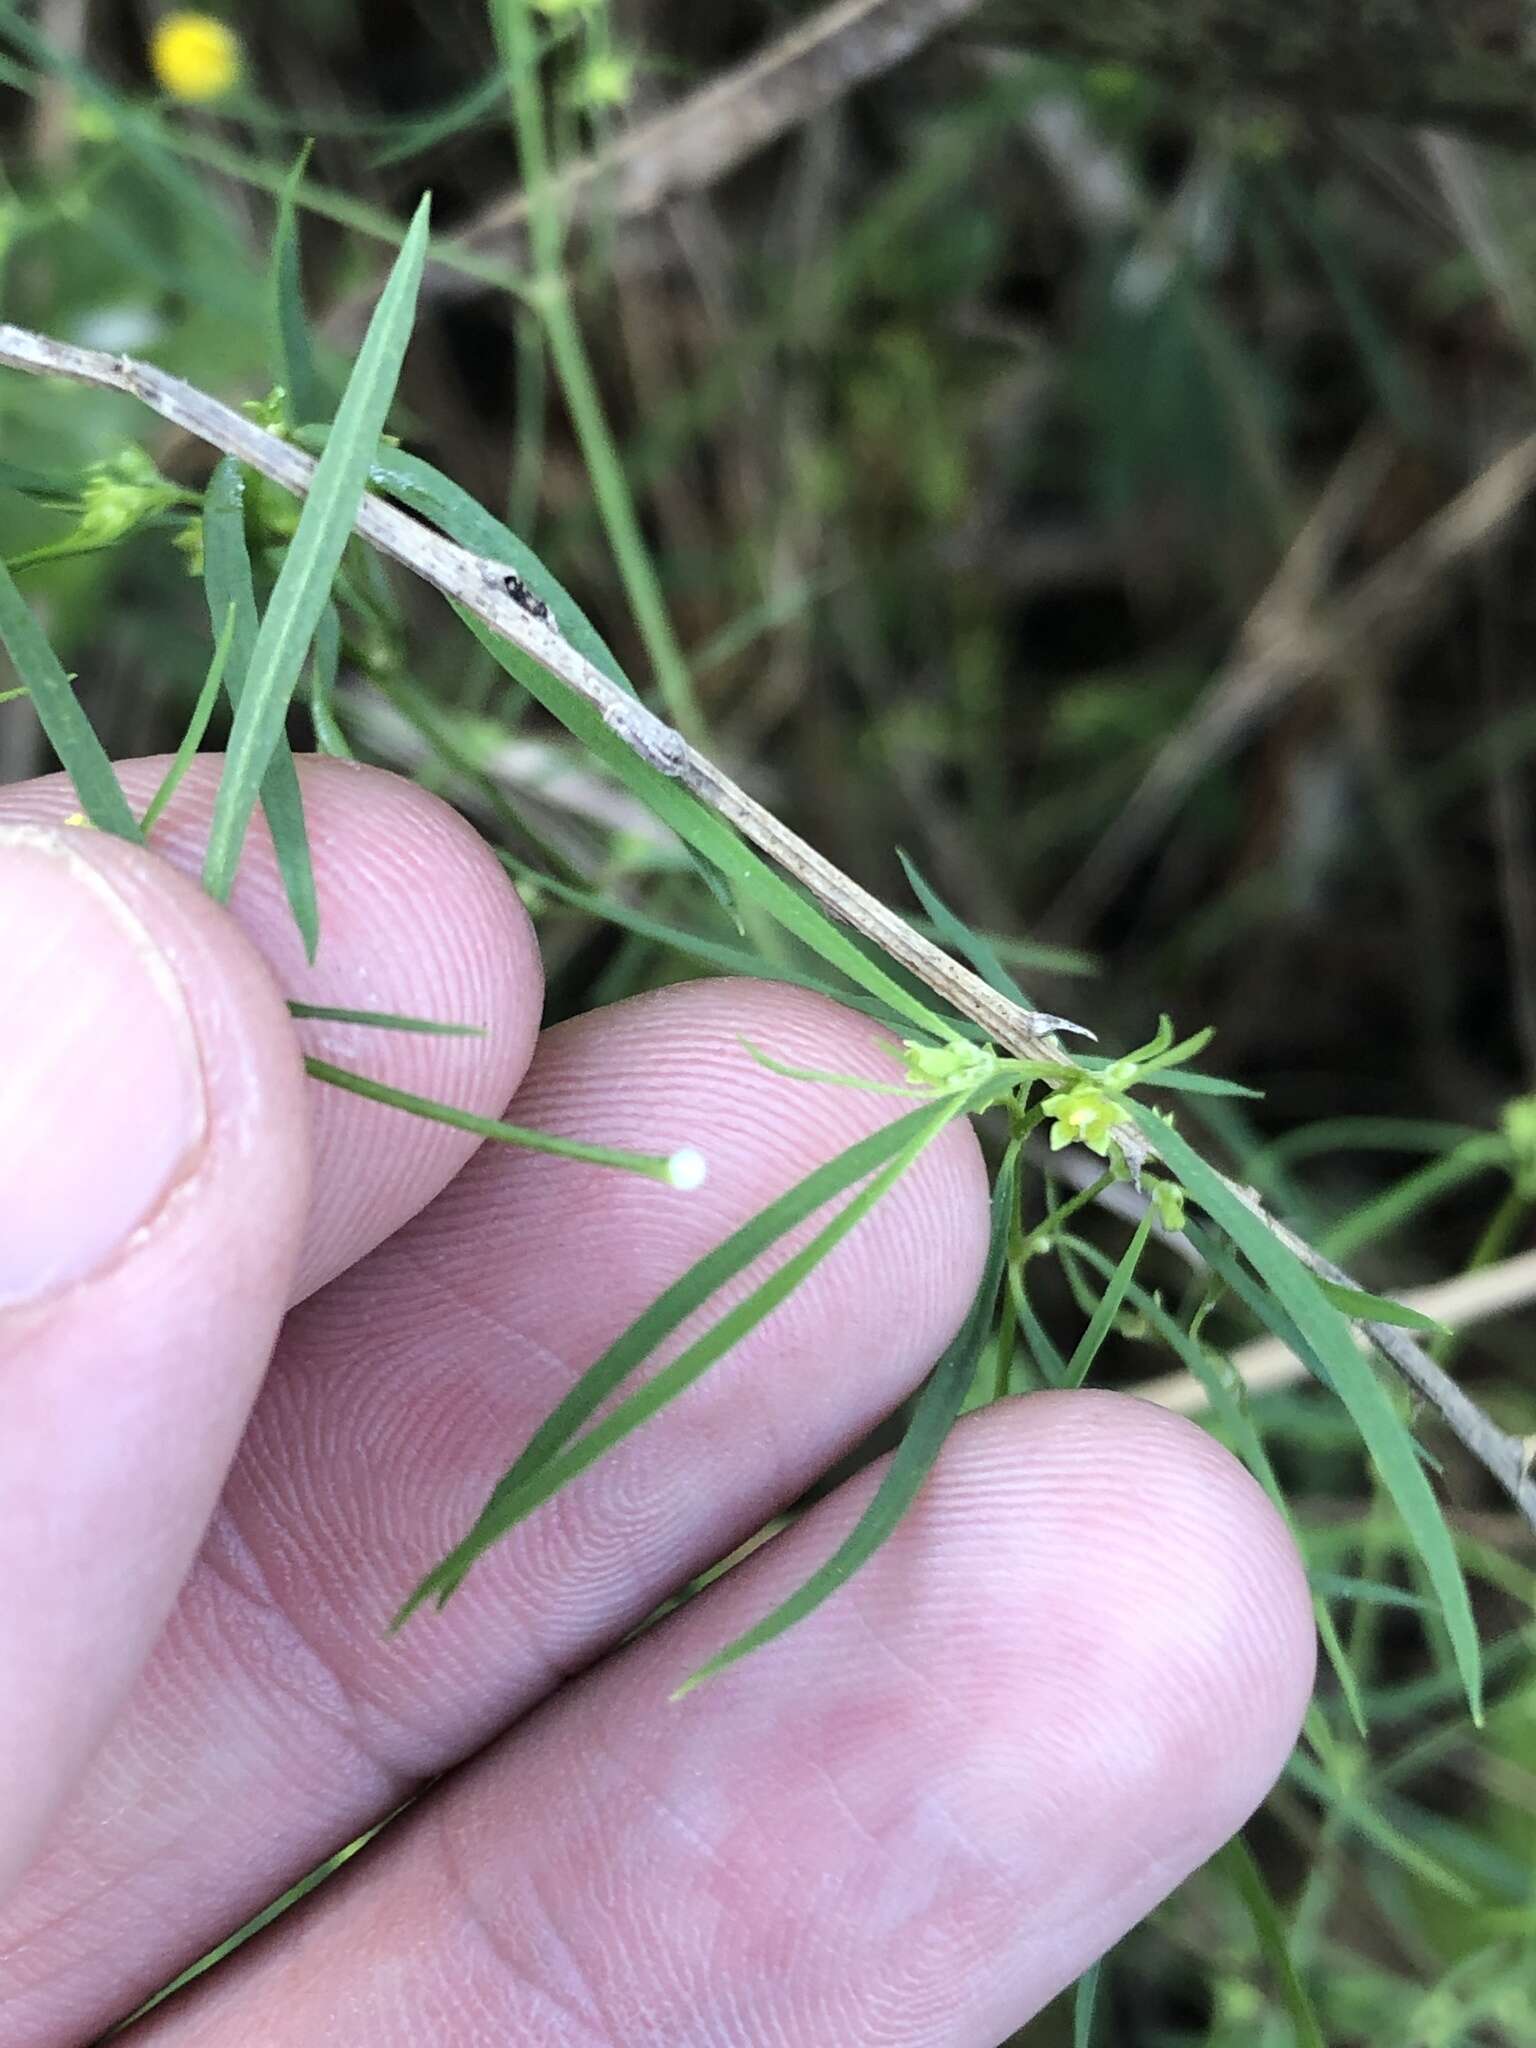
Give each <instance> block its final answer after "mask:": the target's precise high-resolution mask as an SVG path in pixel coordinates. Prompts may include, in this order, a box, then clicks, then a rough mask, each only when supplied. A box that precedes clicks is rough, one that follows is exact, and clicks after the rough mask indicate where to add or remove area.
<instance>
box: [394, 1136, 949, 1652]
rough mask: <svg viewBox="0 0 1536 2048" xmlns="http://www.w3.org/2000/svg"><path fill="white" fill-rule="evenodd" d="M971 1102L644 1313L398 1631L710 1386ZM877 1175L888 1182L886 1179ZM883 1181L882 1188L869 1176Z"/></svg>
mask: <svg viewBox="0 0 1536 2048" xmlns="http://www.w3.org/2000/svg"><path fill="white" fill-rule="evenodd" d="M964 1107H965V1104H964V1102H963V1100H959V1099H957V1100H954V1101H951V1102H948V1103H945V1104H943V1105H940V1106H939V1107H938V1108H934V1107H933V1106H931V1105H925V1106H924V1107H923V1108H922V1109H920V1110H911V1111H909V1112H908V1113H907V1115H906V1116H904V1117H898V1118H896V1119H895V1120H894V1121H893V1122H891V1123H889V1124H885V1125H882V1126H881V1128H880V1129H879V1130H876V1131H872V1132H870V1133H869V1134H868V1136H866V1137H864V1138H861V1139H859V1140H858V1142H857V1143H855V1144H853V1145H850V1146H849V1147H848V1148H847V1149H846V1150H845V1151H843V1152H841V1153H839V1154H838V1156H837V1157H836V1158H835V1159H831V1160H828V1161H827V1162H826V1163H825V1164H824V1165H822V1166H819V1167H817V1168H816V1169H815V1170H814V1171H813V1172H811V1173H809V1174H807V1175H806V1176H805V1178H804V1179H803V1180H801V1181H799V1182H797V1184H796V1185H795V1186H794V1187H793V1188H791V1189H790V1190H789V1192H788V1193H787V1194H784V1195H781V1196H779V1197H778V1199H777V1200H776V1201H773V1202H770V1203H769V1204H768V1206H767V1207H766V1208H765V1209H761V1210H759V1211H758V1213H757V1215H756V1216H754V1217H752V1218H751V1219H750V1220H749V1221H748V1222H747V1223H744V1224H743V1225H742V1226H741V1228H740V1229H739V1230H736V1231H734V1232H732V1234H731V1236H729V1237H728V1238H726V1239H725V1241H724V1242H723V1243H722V1244H719V1245H717V1246H716V1247H715V1249H714V1250H713V1251H711V1252H706V1253H705V1255H704V1257H703V1258H702V1259H699V1260H697V1261H696V1262H695V1263H694V1264H693V1265H692V1266H690V1267H689V1269H688V1271H687V1272H686V1273H684V1274H683V1275H682V1276H681V1278H679V1279H678V1280H675V1281H674V1282H673V1283H672V1285H671V1286H670V1287H668V1288H667V1289H665V1291H664V1292H663V1293H661V1294H660V1295H658V1296H657V1298H656V1300H655V1301H654V1302H652V1303H651V1305H650V1307H649V1308H647V1309H645V1310H643V1311H642V1312H641V1314H640V1315H639V1316H637V1317H636V1319H635V1321H634V1322H633V1323H631V1324H630V1326H629V1328H628V1329H627V1330H625V1331H624V1332H623V1333H622V1334H621V1335H620V1336H619V1337H618V1338H617V1339H616V1340H615V1341H614V1343H612V1344H611V1345H610V1346H609V1347H608V1349H607V1350H606V1351H605V1352H604V1353H603V1355H602V1357H601V1358H599V1359H597V1360H596V1362H595V1363H594V1364H593V1365H591V1366H590V1367H588V1369H587V1371H586V1372H585V1373H583V1374H582V1376H581V1378H580V1379H579V1380H578V1381H577V1383H576V1385H575V1386H574V1387H573V1388H572V1389H571V1391H570V1392H569V1393H568V1394H567V1395H566V1396H565V1398H564V1400H562V1401H561V1402H560V1403H559V1404H558V1405H557V1406H556V1407H555V1408H554V1410H553V1411H552V1412H551V1413H550V1415H549V1416H547V1417H546V1419H545V1420H544V1422H543V1423H542V1424H541V1425H540V1427H539V1428H538V1429H537V1430H536V1431H535V1432H534V1435H533V1436H532V1438H531V1439H530V1440H529V1443H528V1445H527V1447H526V1448H525V1449H524V1451H523V1453H522V1455H521V1456H520V1457H519V1458H518V1459H517V1461H516V1463H515V1464H514V1465H513V1466H512V1467H511V1469H510V1470H509V1471H508V1472H507V1473H506V1475H505V1476H504V1477H503V1478H502V1479H501V1481H500V1482H499V1483H498V1485H497V1486H496V1488H495V1489H494V1491H493V1492H492V1494H491V1497H490V1499H489V1500H488V1501H487V1502H486V1504H485V1507H484V1508H483V1509H482V1510H481V1512H480V1515H479V1517H478V1519H477V1520H476V1522H475V1525H474V1527H473V1528H472V1529H471V1530H470V1532H469V1534H468V1535H467V1536H466V1537H465V1538H464V1540H463V1542H462V1543H460V1544H458V1545H456V1546H455V1548H454V1549H453V1550H452V1551H451V1552H450V1553H449V1554H448V1556H447V1557H445V1558H444V1559H443V1560H442V1562H441V1563H440V1564H438V1565H437V1566H435V1567H434V1569H433V1570H432V1571H431V1572H429V1573H428V1574H427V1576H426V1577H425V1578H424V1579H423V1580H422V1582H421V1584H420V1585H419V1586H417V1587H416V1589H415V1591H414V1592H413V1593H412V1594H411V1596H410V1598H409V1599H408V1600H407V1601H406V1603H405V1605H404V1607H402V1609H401V1610H400V1613H399V1615H398V1616H397V1617H396V1626H397V1627H398V1626H399V1625H400V1623H402V1622H404V1621H405V1620H406V1619H407V1617H408V1616H409V1615H410V1614H411V1613H412V1612H413V1611H414V1610H415V1609H416V1608H417V1607H419V1606H420V1605H421V1604H422V1602H423V1601H425V1600H429V1599H436V1600H437V1601H438V1603H439V1605H441V1604H442V1602H443V1601H444V1600H446V1599H447V1598H448V1597H449V1595H450V1594H451V1593H452V1592H453V1590H454V1588H455V1587H456V1586H458V1585H459V1584H460V1582H461V1581H462V1580H463V1578H464V1575H465V1573H466V1572H467V1571H468V1570H469V1568H470V1566H471V1565H472V1564H473V1563H474V1561H475V1559H476V1558H477V1557H479V1556H480V1555H481V1554H482V1552H484V1551H485V1550H487V1549H489V1547H490V1546H491V1544H492V1543H494V1542H495V1541H496V1540H497V1539H498V1537H500V1536H503V1535H505V1534H506V1532H507V1531H508V1530H509V1529H511V1528H513V1527H514V1526H515V1525H516V1524H517V1523H518V1522H520V1521H522V1520H523V1519H524V1518H525V1517H526V1516H527V1515H530V1514H532V1512H533V1510H534V1509H535V1508H536V1507H539V1506H541V1505H542V1504H543V1502H545V1501H546V1500H548V1499H550V1498H551V1497H552V1496H553V1495H554V1494H556V1493H558V1492H559V1491H560V1489H561V1487H562V1486H565V1485H567V1484H569V1482H570V1481H571V1480H572V1479H574V1478H575V1477H576V1476H577V1475H578V1474H579V1473H581V1472H584V1471H586V1469H587V1468H588V1466H589V1465H592V1464H594V1463H595V1462H596V1460H597V1459H598V1458H599V1457H601V1456H602V1455H603V1453H604V1452H605V1451H608V1450H611V1449H612V1447H613V1446H614V1445H615V1444H617V1443H620V1442H622V1441H623V1439H624V1438H625V1437H627V1436H630V1435H632V1434H633V1433H634V1431H635V1430H637V1429H640V1428H642V1427H643V1426H644V1425H645V1424H646V1423H647V1422H649V1421H650V1420H651V1419H652V1418H653V1417H654V1416H655V1415H657V1414H659V1413H660V1412H661V1410H662V1409H663V1408H665V1407H666V1406H667V1405H668V1404H669V1403H670V1402H672V1401H675V1400H676V1399H677V1397H678V1396H679V1395H680V1394H681V1393H683V1392H685V1391H686V1389H687V1388H688V1387H690V1386H692V1385H693V1383H694V1382H695V1381H696V1380H698V1379H700V1378H702V1376H703V1375H704V1373H706V1372H707V1371H708V1370H709V1368H710V1367H711V1366H712V1365H714V1364H715V1363H716V1362H717V1361H718V1360H719V1359H721V1358H723V1357H724V1356H725V1354H726V1353H727V1352H728V1351H730V1350H731V1349H732V1348H733V1347H734V1346H735V1345H736V1344H738V1343H740V1341H741V1340H742V1338H743V1337H745V1336H746V1335H747V1334H748V1333H749V1332H750V1331H751V1330H753V1329H755V1328H756V1327H757V1325H758V1324H759V1323H760V1322H762V1321H763V1320H764V1318H765V1317H767V1316H768V1315H770V1314H771V1313H772V1311H773V1310H774V1309H775V1308H777V1307H778V1305H779V1303H780V1302H781V1301H783V1300H785V1299H786V1298H787V1296H788V1295H789V1294H790V1293H792V1292H793V1290H794V1289H795V1288H796V1287H798V1286H800V1285H801V1284H802V1282H803V1281H804V1280H805V1279H806V1278H807V1277H808V1275H809V1274H811V1273H812V1272H813V1271H814V1270H815V1268H816V1267H817V1266H818V1265H820V1263H821V1261H822V1260H823V1259H824V1258H826V1257H827V1255H828V1254H829V1253H830V1252H832V1251H833V1250H835V1249H836V1247H837V1245H838V1244H840V1243H841V1242H842V1240H843V1239H844V1238H845V1237H846V1236H847V1235H848V1233H849V1231H851V1230H852V1229H853V1228H854V1226H855V1225H856V1224H857V1223H859V1222H860V1221H861V1220H862V1219H863V1217H865V1216H866V1215H867V1214H868V1213H869V1211H870V1210H871V1209H872V1208H873V1207H874V1206H875V1204H876V1203H877V1202H878V1201H879V1200H880V1198H881V1197H882V1196H883V1195H884V1194H886V1193H887V1191H888V1190H889V1189H890V1188H892V1187H894V1186H895V1184H896V1182H897V1181H898V1180H899V1179H900V1178H901V1176H902V1175H903V1174H904V1173H905V1172H906V1170H907V1168H908V1167H909V1166H910V1165H911V1164H912V1162H913V1161H914V1160H915V1159H917V1158H918V1157H919V1156H920V1154H921V1153H922V1152H924V1151H925V1150H926V1149H927V1147H928V1146H929V1145H930V1144H931V1143H932V1142H933V1140H934V1139H935V1138H936V1137H937V1136H938V1134H939V1132H940V1131H941V1130H943V1129H944V1127H945V1125H946V1124H948V1123H949V1122H951V1121H952V1119H953V1118H954V1117H955V1116H956V1115H957V1114H959V1113H960V1112H961V1111H963V1109H964ZM876 1168H878V1171H876ZM871 1173H873V1174H874V1178H873V1179H866V1176H868V1175H870V1174H871ZM860 1180H864V1181H865V1185H864V1186H863V1187H862V1188H861V1189H860V1190H859V1192H858V1193H857V1194H856V1195H854V1196H853V1198H852V1199H851V1200H850V1201H849V1202H848V1203H847V1204H845V1206H844V1207H843V1208H842V1209H840V1210H839V1211H838V1213H837V1214H836V1215H835V1216H834V1217H832V1218H831V1220H830V1221H829V1222H828V1223H826V1224H824V1225H823V1226H822V1228H821V1229H820V1230H819V1231H818V1232H817V1233H816V1235H815V1236H814V1237H813V1238H812V1239H811V1240H810V1242H809V1243H808V1244H806V1245H803V1246H802V1247H801V1248H800V1250H799V1251H797V1252H795V1253H793V1254H792V1255H791V1256H790V1257H789V1258H788V1259H786V1260H785V1262H784V1264H783V1265H782V1266H780V1267H778V1268H777V1269H776V1270H775V1271H774V1272H773V1273H771V1274H769V1275H768V1277H767V1278H766V1279H765V1280H763V1281H761V1282H759V1284H758V1285H757V1286H756V1287H755V1288H754V1289H753V1290H752V1292H751V1293H750V1294H749V1295H747V1296H746V1297H745V1299H744V1300H742V1301H740V1302H737V1303H736V1304H735V1305H734V1306H733V1307H731V1308H730V1309H729V1310H727V1312H726V1313H725V1314H724V1315H723V1316H722V1317H721V1318H720V1320H719V1321H718V1322H717V1323H715V1324H713V1325H712V1326H711V1327H710V1328H709V1329H707V1330H706V1331H705V1332H704V1333H703V1334H702V1335H701V1336H700V1337H698V1338H697V1339H695V1341H694V1342H693V1343H692V1344H690V1345H689V1346H688V1347H687V1348H686V1349H685V1350H684V1351H683V1352H681V1353H680V1354H679V1356H678V1357H677V1358H675V1359H673V1360H672V1361H671V1362H670V1363H669V1364H667V1365H665V1366H663V1367H662V1368H661V1370H660V1371H659V1372H658V1373H657V1374H656V1375H655V1377H654V1378H653V1379H651V1380H649V1381H648V1382H647V1383H646V1384H645V1385H644V1386H643V1387H641V1388H640V1390H639V1391H638V1392H637V1393H634V1394H632V1395H630V1396H629V1397H628V1399H627V1400H625V1401H623V1402H621V1403H620V1405H619V1406H618V1407H617V1408H615V1409H614V1410H613V1411H612V1412H611V1413H610V1414H609V1415H607V1416H605V1417H604V1418H603V1420H602V1421H601V1422H599V1423H598V1424H597V1425H596V1426H595V1427H594V1428H592V1429H590V1430H589V1431H588V1432H587V1434H586V1435H585V1436H582V1437H580V1438H577V1439H576V1441H574V1442H572V1438H573V1437H575V1433H576V1431H577V1430H578V1429H580V1428H581V1426H582V1424H583V1423H584V1422H586V1421H587V1420H588V1419H590V1417H591V1416H592V1415H593V1414H595V1413H596V1411H597V1409H598V1408H599V1407H600V1406H601V1405H602V1403H603V1402H604V1401H606V1400H607V1398H608V1396H609V1395H610V1394H611V1393H613V1392H614V1391H615V1390H616V1389H617V1388H618V1387H619V1386H620V1385H621V1384H622V1383H623V1381H624V1380H626V1379H627V1378H628V1377H629V1376H630V1374H631V1373H633V1372H634V1371H635V1370H636V1369H637V1368H638V1367H639V1366H640V1365H641V1364H643V1363H644V1361H645V1360H646V1359H647V1358H648V1357H649V1356H650V1355H651V1353H652V1352H654V1351H655V1349H656V1348H657V1346H658V1345H659V1344H661V1343H662V1342H664V1341H665V1339H666V1338H667V1337H668V1336H670V1335H671V1333H672V1332H673V1331H674V1330H676V1329H677V1328H678V1327H679V1326H680V1325H681V1324H682V1323H683V1322H684V1321H685V1320H686V1319H687V1318H688V1317H689V1316H690V1315H692V1314H693V1313H694V1312H695V1311H696V1310H697V1309H699V1308H702V1306H703V1305H704V1303H705V1302H706V1301H708V1300H709V1299H710V1297H711V1296H712V1295H714V1294H715V1293H717V1292H718V1291H719V1289H720V1288H721V1287H723V1286H724V1285H725V1284H726V1282H727V1281H728V1280H731V1279H733V1278H734V1277H735V1276H736V1275H737V1274H738V1273H740V1272H742V1271H743V1270H744V1269H745V1268H746V1267H747V1266H749V1265H750V1264H751V1263H752V1262H753V1261H754V1260H755V1259H757V1258H759V1257H760V1256H761V1255H762V1254H763V1253H764V1252H765V1251H767V1250H768V1249H769V1248H770V1247H771V1246H772V1245H774V1244H776V1243H777V1242H778V1241H779V1239H780V1238H782V1237H784V1236H785V1235H786V1234H787V1233H788V1232H789V1231H791V1230H793V1229H795V1228H796V1227H797V1226H798V1225H799V1224H800V1223H802V1222H804V1221H805V1220H806V1219H807V1218H808V1217H810V1216H811V1215H814V1214H815V1212H816V1211H817V1210H818V1209H820V1208H822V1207H824V1206H825V1205H826V1203H828V1202H829V1201H832V1200H834V1199H835V1198H836V1196H837V1195H839V1194H841V1193H842V1192H843V1191H844V1190H846V1189H847V1188H849V1187H851V1186H853V1185H854V1183H855V1182H856V1181H860Z"/></svg>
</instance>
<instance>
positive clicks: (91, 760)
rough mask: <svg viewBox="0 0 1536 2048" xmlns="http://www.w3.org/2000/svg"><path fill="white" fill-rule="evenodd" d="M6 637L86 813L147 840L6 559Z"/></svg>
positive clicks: (1, 586) (0, 626)
mask: <svg viewBox="0 0 1536 2048" xmlns="http://www.w3.org/2000/svg"><path fill="white" fill-rule="evenodd" d="M0 641H3V642H4V643H5V651H6V653H7V654H9V656H10V657H11V661H12V663H13V664H14V666H15V669H16V673H17V675H18V676H19V677H20V679H21V682H22V684H23V685H24V687H25V689H26V692H27V695H28V696H29V697H30V698H31V699H32V703H33V707H34V708H35V710H36V712H37V716H38V722H39V723H40V724H41V726H42V728H43V731H44V732H45V733H46V734H47V735H48V740H49V744H50V745H51V746H52V748H53V751H54V752H55V753H56V754H57V755H58V757H59V760H60V763H61V764H62V766H63V768H64V771H65V773H66V774H67V775H68V776H69V779H70V781H71V782H72V783H73V784H74V786H75V794H76V796H78V797H79V799H80V808H81V809H82V810H83V811H84V812H85V815H86V816H87V817H88V818H89V819H90V821H91V823H92V824H93V825H95V826H96V827H97V828H98V830H100V831H102V832H111V833H113V834H114V835H115V836H116V837H117V838H119V839H132V840H139V839H142V837H143V834H142V833H141V832H140V830H139V822H138V820H137V818H135V817H134V815H133V812H132V811H131V810H130V809H129V806H128V799H127V797H125V796H124V795H123V791H122V785H121V784H120V783H119V781H118V779H117V771H116V770H115V769H114V768H113V766H112V763H111V761H110V760H109V759H108V758H107V750H106V748H105V747H104V746H103V745H102V744H101V741H100V740H99V739H98V738H97V737H96V730H95V727H94V726H93V725H92V724H91V721H90V720H89V719H88V718H87V717H86V715H85V713H84V712H83V711H82V710H81V708H80V700H79V698H78V697H77V696H76V695H75V692H74V689H73V686H72V685H71V683H70V679H69V677H68V676H67V675H66V674H65V673H64V668H63V665H62V664H61V662H60V660H59V657H58V656H57V655H56V654H55V653H54V651H53V649H52V648H51V647H50V646H49V644H48V636H47V634H46V633H45V632H44V631H43V629H42V627H41V626H40V625H39V624H38V623H37V620H36V619H35V618H34V617H33V614H32V610H31V607H30V606H29V605H28V603H27V601H26V599H25V598H24V597H23V596H22V594H21V592H20V591H19V590H18V589H17V588H16V583H15V579H14V578H13V577H12V575H11V572H10V570H9V569H7V568H6V566H5V564H4V562H0Z"/></svg>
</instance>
